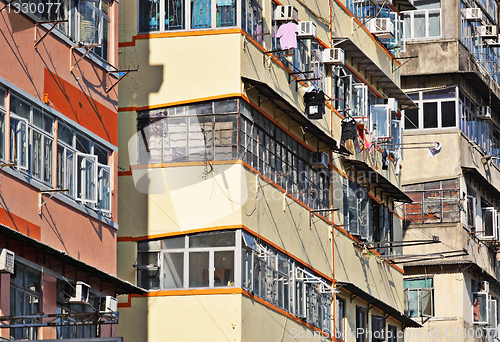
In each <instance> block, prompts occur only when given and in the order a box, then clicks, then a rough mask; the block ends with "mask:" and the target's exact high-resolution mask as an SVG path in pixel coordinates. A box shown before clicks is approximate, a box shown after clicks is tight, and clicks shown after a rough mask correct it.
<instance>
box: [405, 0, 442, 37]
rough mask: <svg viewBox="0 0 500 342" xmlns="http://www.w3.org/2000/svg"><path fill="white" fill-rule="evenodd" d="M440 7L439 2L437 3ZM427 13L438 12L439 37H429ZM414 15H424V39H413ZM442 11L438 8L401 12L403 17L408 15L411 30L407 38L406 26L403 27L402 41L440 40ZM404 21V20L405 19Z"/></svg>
mask: <svg viewBox="0 0 500 342" xmlns="http://www.w3.org/2000/svg"><path fill="white" fill-rule="evenodd" d="M439 3H440V5H441V1H440V2H439ZM429 12H439V33H440V34H439V36H430V35H429ZM415 13H417V14H419V13H424V17H425V19H424V20H425V36H424V37H415V20H414V19H415ZM442 13H443V12H442V9H441V6H440V8H431V9H417V10H413V11H406V12H402V14H403V15H405V16H406V15H408V16H409V20H410V28H411V36H410V37H408V33H407V32H406V25H403V32H404V33H403V39H404V40H406V41H407V40H412V39H415V40H416V39H429V38H431V39H436V38H441V37H442V36H443V15H442ZM405 20H406V19H405Z"/></svg>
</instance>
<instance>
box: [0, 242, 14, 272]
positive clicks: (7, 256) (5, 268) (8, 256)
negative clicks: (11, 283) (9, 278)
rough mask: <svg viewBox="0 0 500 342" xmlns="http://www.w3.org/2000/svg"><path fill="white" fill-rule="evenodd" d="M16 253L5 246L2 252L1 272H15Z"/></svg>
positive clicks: (0, 254)
mask: <svg viewBox="0 0 500 342" xmlns="http://www.w3.org/2000/svg"><path fill="white" fill-rule="evenodd" d="M14 257H15V254H14V252H12V251H9V250H8V249H5V248H3V249H2V252H1V253H0V272H9V273H12V274H14Z"/></svg>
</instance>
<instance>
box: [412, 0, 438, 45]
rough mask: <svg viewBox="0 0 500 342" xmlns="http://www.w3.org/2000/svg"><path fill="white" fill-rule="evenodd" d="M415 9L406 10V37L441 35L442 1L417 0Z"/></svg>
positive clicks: (416, 37)
mask: <svg viewBox="0 0 500 342" xmlns="http://www.w3.org/2000/svg"><path fill="white" fill-rule="evenodd" d="M415 7H416V8H417V9H416V10H414V11H408V12H404V19H405V25H404V31H405V32H404V36H405V39H418V38H430V37H441V1H440V0H422V1H417V2H415Z"/></svg>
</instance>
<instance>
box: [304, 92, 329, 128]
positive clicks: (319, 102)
mask: <svg viewBox="0 0 500 342" xmlns="http://www.w3.org/2000/svg"><path fill="white" fill-rule="evenodd" d="M304 105H305V107H306V112H305V114H306V115H307V117H308V118H309V119H315V120H317V119H321V118H322V117H323V114H325V93H324V92H323V91H317V90H316V89H313V90H312V91H310V92H308V93H305V94H304Z"/></svg>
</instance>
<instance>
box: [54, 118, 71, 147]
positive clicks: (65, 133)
mask: <svg viewBox="0 0 500 342" xmlns="http://www.w3.org/2000/svg"><path fill="white" fill-rule="evenodd" d="M73 136H74V134H73V132H72V131H71V130H70V129H69V127H68V126H66V125H64V124H63V123H61V122H59V126H58V129H57V139H58V140H61V141H64V142H65V143H66V144H68V145H69V146H73Z"/></svg>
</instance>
